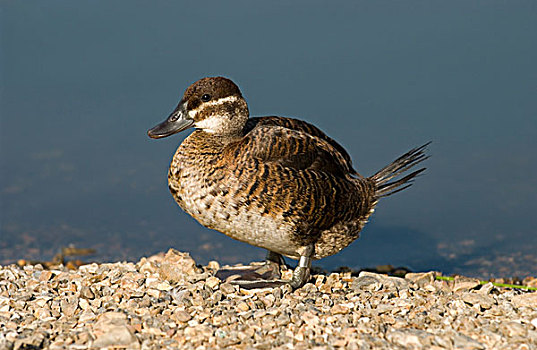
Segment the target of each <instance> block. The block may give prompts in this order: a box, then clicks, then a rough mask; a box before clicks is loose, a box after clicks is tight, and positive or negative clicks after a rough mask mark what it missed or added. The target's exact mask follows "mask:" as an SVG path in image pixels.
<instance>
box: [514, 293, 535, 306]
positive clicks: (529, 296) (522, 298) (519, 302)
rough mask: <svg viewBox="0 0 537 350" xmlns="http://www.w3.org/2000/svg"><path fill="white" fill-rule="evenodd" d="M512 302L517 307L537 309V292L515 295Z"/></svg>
mask: <svg viewBox="0 0 537 350" xmlns="http://www.w3.org/2000/svg"><path fill="white" fill-rule="evenodd" d="M511 301H512V302H513V305H515V306H516V307H531V308H537V292H534V293H525V294H520V295H515V296H514V297H513V299H512V300H511Z"/></svg>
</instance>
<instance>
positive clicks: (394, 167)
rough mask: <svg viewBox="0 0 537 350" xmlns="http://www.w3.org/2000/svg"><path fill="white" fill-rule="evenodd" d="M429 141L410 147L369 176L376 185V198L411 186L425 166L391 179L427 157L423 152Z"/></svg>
mask: <svg viewBox="0 0 537 350" xmlns="http://www.w3.org/2000/svg"><path fill="white" fill-rule="evenodd" d="M430 143H431V142H427V143H426V144H424V145H423V146H420V147H416V148H414V149H411V150H410V151H408V152H407V153H405V154H403V155H402V156H401V157H399V158H397V159H396V160H394V161H393V162H392V163H391V164H389V165H387V166H385V167H384V168H382V169H381V170H379V171H378V172H377V173H376V174H375V175H373V176H371V177H370V179H371V180H373V181H374V182H375V184H376V185H377V191H376V192H375V195H376V196H377V198H381V197H387V196H390V195H392V194H394V193H397V192H399V191H402V190H404V189H405V188H408V187H410V186H412V182H413V180H414V178H415V177H416V176H418V175H419V174H421V173H422V172H423V171H425V169H426V168H421V169H419V170H416V171H414V172H412V173H410V174H408V175H406V176H404V177H402V178H400V179H397V180H393V179H394V178H396V177H398V176H399V175H401V174H403V173H404V172H406V171H407V170H409V169H410V168H412V167H414V166H415V165H417V164H419V163H421V162H423V161H424V160H426V159H427V158H429V156H427V155H426V154H425V150H426V148H427V146H428V145H429V144H430ZM391 180H393V181H391Z"/></svg>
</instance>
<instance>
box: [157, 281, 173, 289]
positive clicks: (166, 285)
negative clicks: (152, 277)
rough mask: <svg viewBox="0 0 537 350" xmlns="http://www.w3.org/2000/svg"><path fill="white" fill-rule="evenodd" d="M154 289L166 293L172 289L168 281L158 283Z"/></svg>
mask: <svg viewBox="0 0 537 350" xmlns="http://www.w3.org/2000/svg"><path fill="white" fill-rule="evenodd" d="M156 288H157V289H158V290H160V291H167V290H170V289H172V288H173V287H172V286H171V285H170V284H169V283H168V281H164V282H160V283H158V284H157V285H156Z"/></svg>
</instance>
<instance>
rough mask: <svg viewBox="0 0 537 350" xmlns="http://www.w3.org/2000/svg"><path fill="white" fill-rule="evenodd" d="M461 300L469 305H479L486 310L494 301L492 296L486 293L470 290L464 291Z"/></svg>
mask: <svg viewBox="0 0 537 350" xmlns="http://www.w3.org/2000/svg"><path fill="white" fill-rule="evenodd" d="M462 300H463V301H464V302H465V303H468V304H470V305H479V306H480V307H481V308H482V309H486V310H488V309H490V308H491V307H492V306H493V305H494V304H495V303H496V302H495V300H494V299H493V298H491V297H489V296H487V295H483V294H478V293H471V292H466V293H464V294H463V295H462Z"/></svg>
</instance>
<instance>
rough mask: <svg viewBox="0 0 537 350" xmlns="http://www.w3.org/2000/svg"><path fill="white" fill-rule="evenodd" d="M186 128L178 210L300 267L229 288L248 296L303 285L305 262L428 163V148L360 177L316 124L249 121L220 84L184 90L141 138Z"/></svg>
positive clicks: (334, 249)
mask: <svg viewBox="0 0 537 350" xmlns="http://www.w3.org/2000/svg"><path fill="white" fill-rule="evenodd" d="M190 128H194V129H195V130H194V131H193V132H192V133H191V134H190V135H189V136H188V137H186V138H185V139H184V140H183V142H182V143H181V144H180V145H179V147H178V148H177V150H176V152H175V154H174V156H173V158H172V161H171V165H170V167H169V170H168V187H169V190H170V192H171V194H172V196H173V198H174V199H175V201H176V202H177V203H178V204H179V206H180V207H181V208H182V209H183V210H184V211H185V212H186V213H188V214H189V215H191V216H192V217H193V218H194V219H196V220H197V221H198V222H199V223H200V224H201V225H203V226H205V227H207V228H209V229H213V230H216V231H219V232H221V233H223V234H225V235H227V236H228V237H231V238H233V239H235V240H239V241H242V242H245V243H248V244H250V245H253V246H256V247H261V248H264V249H266V250H267V252H268V253H267V261H266V262H267V263H271V264H276V265H277V266H280V265H282V264H284V262H285V260H284V259H283V257H284V256H285V257H288V258H291V259H296V260H298V264H297V266H296V267H295V269H294V270H293V273H292V278H291V279H289V280H281V279H278V278H277V277H273V276H272V277H270V278H268V279H266V278H265V279H263V278H258V280H253V281H252V280H248V279H238V280H235V281H234V282H235V283H236V284H239V285H242V286H244V287H248V286H250V287H251V288H259V287H266V286H274V285H282V284H288V285H290V286H291V287H292V288H294V289H296V288H300V287H302V286H303V285H304V284H305V283H307V281H308V280H309V278H310V271H311V264H312V261H313V260H319V259H322V258H324V257H327V256H330V255H334V254H337V253H338V252H340V251H341V250H342V249H344V248H345V247H347V246H348V245H349V244H351V243H352V242H354V241H355V240H356V239H357V238H358V237H359V236H360V231H361V230H362V228H363V227H364V225H365V224H366V223H367V222H368V219H369V218H370V216H371V214H372V213H373V212H374V210H375V206H376V205H377V203H378V201H379V200H380V199H381V198H384V197H387V196H390V195H392V194H394V193H397V192H400V191H402V190H404V189H407V188H408V187H410V186H411V185H412V183H413V180H414V179H415V178H416V177H417V176H418V175H420V174H421V173H423V171H425V169H426V168H420V169H417V170H413V168H414V167H415V166H416V165H417V164H420V163H421V162H423V161H424V160H426V159H427V158H428V156H427V155H426V149H427V146H428V145H429V143H426V144H424V145H422V146H419V147H416V148H413V149H411V150H410V151H408V152H407V153H405V154H403V155H402V156H400V157H399V158H397V159H395V160H394V161H393V162H391V163H390V164H388V165H387V166H385V167H384V168H382V169H380V170H379V171H378V172H376V173H375V174H373V175H372V176H369V177H364V176H362V175H360V174H359V173H358V172H357V171H356V170H355V169H354V167H353V164H352V160H351V157H350V155H349V154H348V153H347V151H346V150H345V149H344V148H343V146H341V145H340V144H339V143H338V142H336V141H335V140H334V139H332V138H330V137H329V136H327V135H326V134H325V133H324V132H323V131H321V130H320V129H319V128H317V127H316V126H314V125H313V124H311V123H308V122H306V121H302V120H299V119H295V118H289V117H281V116H264V117H250V115H249V110H248V104H247V102H246V100H245V98H244V97H243V95H242V93H241V91H240V89H239V87H238V86H237V85H236V84H235V83H234V82H233V81H232V80H230V79H228V78H225V77H207V78H203V79H200V80H198V81H196V82H194V83H193V84H191V85H190V86H189V87H188V88H187V89H186V91H185V92H184V94H183V96H182V98H181V100H180V101H179V104H178V105H177V107H176V108H175V109H174V110H173V112H172V113H171V114H170V115H169V117H168V118H167V119H166V120H164V121H163V122H162V123H160V124H158V125H156V126H155V127H153V128H151V129H149V131H148V132H147V133H148V136H149V137H150V138H153V139H159V138H163V137H168V136H171V135H174V134H176V133H179V132H182V131H184V130H187V129H190ZM411 170H413V171H411ZM258 277H259V276H258Z"/></svg>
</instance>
